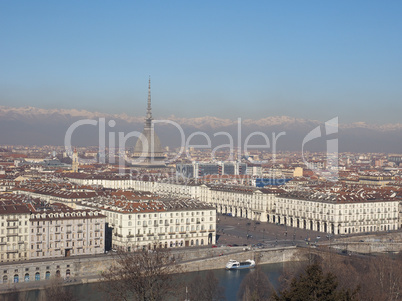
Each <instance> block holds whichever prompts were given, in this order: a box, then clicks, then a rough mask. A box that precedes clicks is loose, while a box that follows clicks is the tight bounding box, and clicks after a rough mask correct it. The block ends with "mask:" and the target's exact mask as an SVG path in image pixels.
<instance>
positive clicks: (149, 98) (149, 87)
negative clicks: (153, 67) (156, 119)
mask: <svg viewBox="0 0 402 301" xmlns="http://www.w3.org/2000/svg"><path fill="white" fill-rule="evenodd" d="M147 120H152V111H151V76H149V82H148V108H147Z"/></svg>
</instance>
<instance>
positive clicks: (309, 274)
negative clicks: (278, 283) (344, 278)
mask: <svg viewBox="0 0 402 301" xmlns="http://www.w3.org/2000/svg"><path fill="white" fill-rule="evenodd" d="M357 291H358V289H357V288H356V289H355V290H353V291H351V290H344V289H339V288H338V282H337V277H336V276H335V275H334V274H332V273H326V274H324V273H323V271H322V269H321V267H320V266H319V265H318V264H311V265H308V266H307V267H306V269H305V271H304V273H302V274H301V275H299V276H296V277H294V278H293V279H292V281H291V283H290V285H289V287H287V288H285V289H284V290H282V291H281V292H279V294H277V293H274V294H273V296H272V299H273V300H275V301H355V300H358V299H357Z"/></svg>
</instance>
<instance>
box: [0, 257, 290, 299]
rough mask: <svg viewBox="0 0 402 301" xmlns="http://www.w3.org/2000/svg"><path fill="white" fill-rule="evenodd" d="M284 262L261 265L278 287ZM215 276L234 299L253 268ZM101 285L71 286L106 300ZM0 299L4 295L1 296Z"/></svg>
mask: <svg viewBox="0 0 402 301" xmlns="http://www.w3.org/2000/svg"><path fill="white" fill-rule="evenodd" d="M283 265H284V264H283V263H273V264H263V265H260V267H261V269H262V271H263V272H264V273H266V274H267V276H268V278H269V280H270V281H271V283H272V285H273V286H274V287H275V288H276V287H278V278H279V276H280V275H281V274H282V272H283ZM213 272H214V274H215V276H216V277H217V278H218V280H219V284H220V285H221V286H223V287H224V288H225V296H226V300H228V301H232V300H233V301H234V300H237V292H238V290H239V287H240V283H241V282H242V280H243V279H244V277H245V276H246V275H247V274H248V273H250V272H252V270H248V269H245V270H235V271H227V270H225V269H219V270H214V271H213ZM206 273H207V271H201V272H191V273H187V274H185V276H181V275H180V276H179V278H182V277H185V281H189V280H191V279H192V278H193V277H195V276H196V275H197V274H199V275H200V276H201V277H202V276H205V274H206ZM179 282H181V281H179ZM99 285H105V283H88V284H78V285H73V286H71V289H72V290H73V292H74V295H75V296H76V297H77V299H78V300H80V301H81V300H85V301H99V300H106V299H107V298H105V295H104V293H103V292H102V291H100V290H99ZM20 297H21V298H20V300H21V299H23V300H27V301H28V300H43V299H42V297H43V291H40V290H33V291H29V292H26V293H24V295H23V296H20ZM0 300H2V297H1V296H0Z"/></svg>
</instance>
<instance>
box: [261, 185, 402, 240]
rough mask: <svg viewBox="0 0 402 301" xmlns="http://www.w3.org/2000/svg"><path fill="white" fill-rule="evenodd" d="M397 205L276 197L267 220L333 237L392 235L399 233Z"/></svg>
mask: <svg viewBox="0 0 402 301" xmlns="http://www.w3.org/2000/svg"><path fill="white" fill-rule="evenodd" d="M360 193H361V192H360ZM398 204H399V200H398V199H395V198H394V199H392V198H390V199H388V198H378V199H373V198H371V197H367V198H353V197H352V194H349V196H346V197H339V196H337V195H333V194H319V193H311V194H297V193H293V194H291V193H288V194H283V195H279V196H278V197H277V200H276V202H275V206H274V207H273V208H272V210H271V211H270V212H269V213H268V215H267V220H268V222H272V223H279V224H284V225H287V226H290V227H296V228H303V229H309V230H313V231H319V232H326V233H332V234H349V233H364V232H366V233H368V232H378V231H389V230H397V229H398V211H399V210H398V209H399V208H398Z"/></svg>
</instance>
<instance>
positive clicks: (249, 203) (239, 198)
mask: <svg viewBox="0 0 402 301" xmlns="http://www.w3.org/2000/svg"><path fill="white" fill-rule="evenodd" d="M281 192H283V190H282V189H278V188H272V189H257V188H253V187H240V186H228V185H216V186H211V187H209V189H208V190H207V197H206V200H205V201H206V202H207V203H209V204H211V205H213V206H214V207H215V208H217V211H218V212H219V213H222V214H230V215H232V216H235V217H243V218H248V219H252V220H257V221H262V222H266V221H267V215H266V212H267V211H268V210H270V209H271V208H272V206H273V204H274V202H275V198H276V195H278V194H279V193H281Z"/></svg>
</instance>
